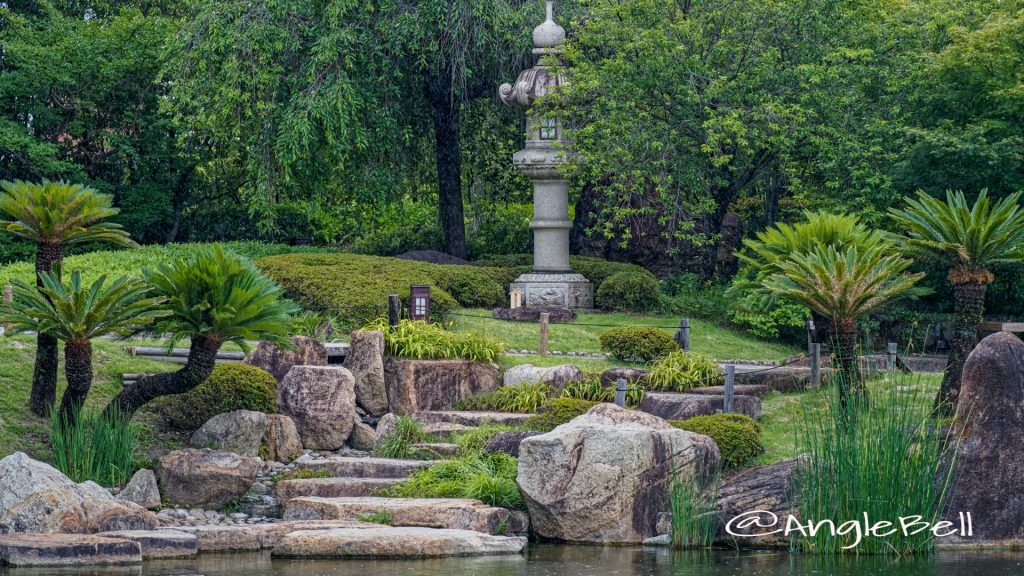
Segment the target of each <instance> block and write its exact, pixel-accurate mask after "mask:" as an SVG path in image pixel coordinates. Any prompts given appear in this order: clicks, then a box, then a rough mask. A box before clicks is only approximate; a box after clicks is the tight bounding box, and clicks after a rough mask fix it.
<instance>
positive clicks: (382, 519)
mask: <svg viewBox="0 0 1024 576" xmlns="http://www.w3.org/2000/svg"><path fill="white" fill-rule="evenodd" d="M359 520H361V521H363V522H369V523H371V524H384V525H386V526H390V525H391V524H392V523H393V522H394V521H395V518H394V516H392V514H391V512H388V511H387V510H386V509H385V508H381V509H380V510H377V511H376V512H371V513H369V514H360V515H359Z"/></svg>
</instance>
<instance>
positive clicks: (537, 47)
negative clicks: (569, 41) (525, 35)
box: [533, 0, 565, 53]
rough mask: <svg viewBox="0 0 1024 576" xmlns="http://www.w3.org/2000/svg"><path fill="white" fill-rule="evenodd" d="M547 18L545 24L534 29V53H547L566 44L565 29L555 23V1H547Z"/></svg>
mask: <svg viewBox="0 0 1024 576" xmlns="http://www.w3.org/2000/svg"><path fill="white" fill-rule="evenodd" d="M545 4H546V11H547V18H546V19H545V20H544V23H543V24H541V25H540V26H537V27H536V28H534V29H533V48H534V53H537V52H541V51H543V52H547V51H549V50H550V49H552V48H557V47H558V46H561V45H562V44H563V43H564V42H565V28H562V27H561V26H559V25H558V23H557V22H555V16H554V13H555V7H554V4H555V3H554V0H545Z"/></svg>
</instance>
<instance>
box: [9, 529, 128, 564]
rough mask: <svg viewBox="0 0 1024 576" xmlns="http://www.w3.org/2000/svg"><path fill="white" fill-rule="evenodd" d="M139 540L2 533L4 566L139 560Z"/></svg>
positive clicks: (94, 536) (116, 562) (120, 562)
mask: <svg viewBox="0 0 1024 576" xmlns="http://www.w3.org/2000/svg"><path fill="white" fill-rule="evenodd" d="M141 562H142V552H141V551H140V548H139V544H138V543H137V542H132V541H131V540H123V539H120V538H105V537H103V536H96V535H92V534H7V535H5V536H0V566H90V565H101V564H107V565H110V564H139V563H141Z"/></svg>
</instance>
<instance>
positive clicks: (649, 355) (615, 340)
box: [600, 326, 679, 362]
mask: <svg viewBox="0 0 1024 576" xmlns="http://www.w3.org/2000/svg"><path fill="white" fill-rule="evenodd" d="M600 340H601V351H602V352H606V353H608V354H611V355H612V357H613V358H616V359H618V360H622V361H623V362H653V361H654V360H657V359H658V358H661V357H662V356H664V355H666V354H671V353H672V352H673V351H675V350H678V349H679V345H678V344H676V341H675V340H673V339H672V336H670V335H669V333H668V332H666V331H665V330H664V329H661V328H655V327H653V326H622V327H620V328H612V329H610V330H605V331H604V332H602V333H601V336H600Z"/></svg>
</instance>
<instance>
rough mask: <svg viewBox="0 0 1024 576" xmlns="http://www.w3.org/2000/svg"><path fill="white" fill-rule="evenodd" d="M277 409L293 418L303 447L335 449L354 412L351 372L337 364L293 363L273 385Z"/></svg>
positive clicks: (345, 434)
mask: <svg viewBox="0 0 1024 576" xmlns="http://www.w3.org/2000/svg"><path fill="white" fill-rule="evenodd" d="M277 409H278V411H279V412H280V413H282V414H284V415H286V416H290V417H291V419H292V420H293V421H295V426H296V427H297V428H298V429H299V436H300V437H301V438H302V445H303V446H304V447H306V448H309V449H312V450H337V449H338V448H341V447H342V446H344V445H345V441H346V440H348V435H349V434H350V433H351V432H352V423H353V422H354V421H355V416H356V393H355V381H354V379H353V378H352V373H351V372H349V371H348V369H346V368H342V367H340V366H294V367H292V369H291V370H289V371H288V374H286V375H285V377H284V379H283V380H281V382H280V383H279V384H278V385H277Z"/></svg>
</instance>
